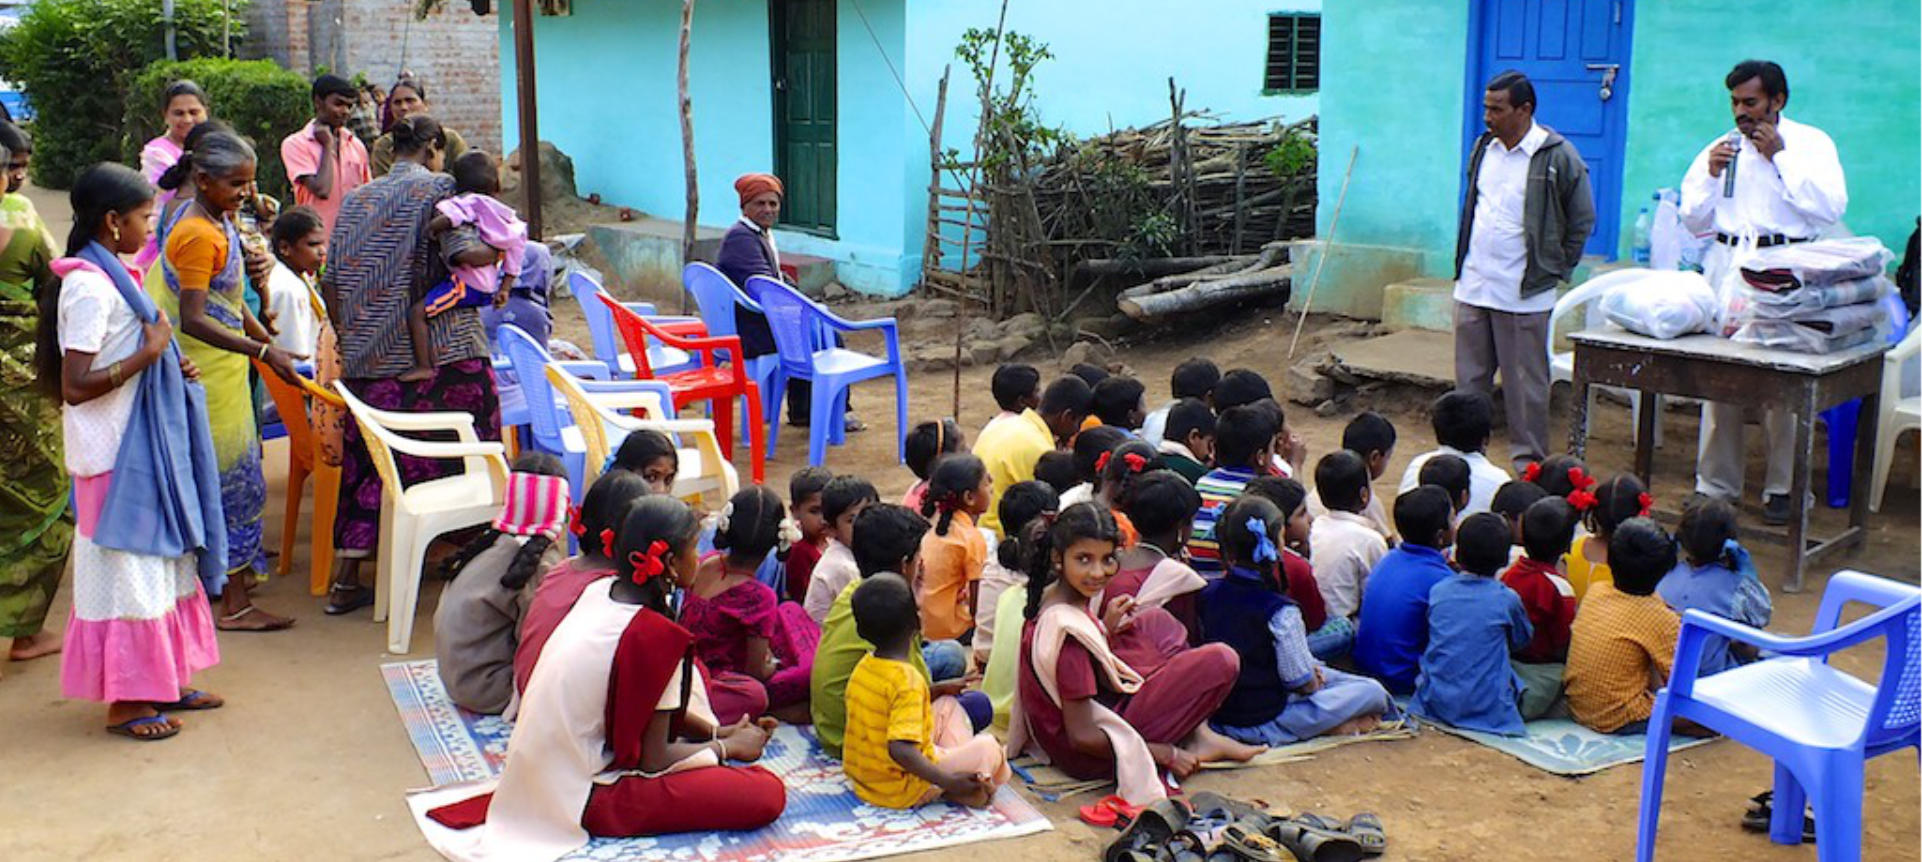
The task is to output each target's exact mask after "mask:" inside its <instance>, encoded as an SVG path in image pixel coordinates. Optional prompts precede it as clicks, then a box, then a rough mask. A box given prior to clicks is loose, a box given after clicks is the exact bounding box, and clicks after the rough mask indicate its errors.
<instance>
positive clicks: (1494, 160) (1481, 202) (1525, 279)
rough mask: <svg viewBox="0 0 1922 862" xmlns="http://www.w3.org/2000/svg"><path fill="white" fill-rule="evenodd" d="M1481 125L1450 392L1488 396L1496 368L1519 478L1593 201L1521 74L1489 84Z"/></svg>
mask: <svg viewBox="0 0 1922 862" xmlns="http://www.w3.org/2000/svg"><path fill="white" fill-rule="evenodd" d="M1482 121H1483V122H1484V123H1486V124H1487V126H1488V131H1487V133H1485V134H1483V135H1482V136H1481V138H1479V139H1477V140H1476V141H1475V148H1474V150H1473V151H1472V152H1470V154H1469V157H1468V195H1467V197H1466V199H1465V200H1464V201H1463V202H1462V213H1461V226H1460V228H1459V231H1458V233H1457V236H1456V240H1455V387H1456V388H1458V389H1466V390H1471V391H1475V392H1484V393H1492V392H1493V391H1494V389H1495V372H1496V371H1497V370H1500V371H1501V374H1502V402H1503V404H1504V405H1505V406H1506V408H1507V414H1508V438H1509V453H1510V456H1511V459H1512V460H1513V462H1514V464H1515V469H1517V470H1520V469H1521V468H1522V467H1523V466H1525V465H1527V464H1528V463H1530V462H1534V461H1540V460H1542V459H1543V458H1545V457H1547V456H1548V448H1547V447H1548V389H1549V374H1548V338H1549V331H1548V318H1549V313H1550V312H1551V311H1553V310H1554V309H1555V288H1556V286H1557V285H1559V284H1561V283H1562V282H1564V281H1567V280H1568V277H1569V274H1570V273H1572V272H1574V270H1575V264H1576V263H1578V262H1580V261H1581V259H1582V246H1583V245H1584V244H1586V243H1587V242H1588V234H1589V231H1590V230H1592V229H1593V228H1594V226H1595V201H1594V198H1593V196H1592V195H1591V194H1590V192H1589V188H1588V165H1587V164H1585V163H1584V162H1583V161H1582V156H1581V154H1580V153H1578V152H1576V150H1575V145H1574V144H1571V143H1569V142H1568V141H1567V140H1565V139H1563V138H1562V136H1561V135H1558V134H1556V133H1555V131H1554V130H1553V129H1550V128H1548V127H1547V126H1543V125H1540V124H1538V123H1536V122H1535V85H1534V84H1531V83H1529V80H1528V77H1527V76H1526V75H1523V74H1522V73H1520V72H1516V71H1513V70H1511V71H1507V72H1503V73H1501V74H1500V75H1496V76H1495V79H1494V80H1492V81H1489V82H1488V89H1487V90H1486V91H1485V92H1483V93H1482Z"/></svg>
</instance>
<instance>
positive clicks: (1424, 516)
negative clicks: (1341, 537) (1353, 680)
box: [1315, 485, 1455, 694]
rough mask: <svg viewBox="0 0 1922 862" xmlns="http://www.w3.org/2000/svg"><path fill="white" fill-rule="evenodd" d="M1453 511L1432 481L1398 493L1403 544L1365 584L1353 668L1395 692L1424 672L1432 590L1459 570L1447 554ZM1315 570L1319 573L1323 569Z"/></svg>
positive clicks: (1397, 514)
mask: <svg viewBox="0 0 1922 862" xmlns="http://www.w3.org/2000/svg"><path fill="white" fill-rule="evenodd" d="M1453 513H1454V508H1453V506H1452V505H1451V504H1450V502H1449V500H1448V492H1447V491H1444V490H1442V489H1440V488H1437V487H1435V486H1433V485H1423V486H1421V487H1420V488H1416V489H1415V490H1413V491H1409V492H1408V493H1406V494H1403V495H1401V496H1400V497H1397V498H1395V529H1396V530H1398V531H1400V532H1401V544H1400V545H1397V546H1396V547H1395V549H1394V550H1392V551H1389V552H1388V553H1387V554H1386V555H1384V556H1383V557H1382V558H1381V562H1380V563H1377V564H1376V565H1375V570H1374V571H1373V572H1370V573H1369V575H1368V583H1367V586H1366V587H1364V588H1363V592H1362V599H1361V617H1360V619H1358V620H1357V621H1356V623H1355V652H1354V660H1355V669H1356V670H1359V671H1361V672H1362V673H1365V674H1368V675H1369V676H1372V677H1374V678H1376V679H1378V680H1381V681H1382V684H1383V685H1386V686H1388V690H1389V691H1392V692H1394V693H1396V694H1408V693H1409V692H1412V691H1414V690H1415V677H1416V676H1417V675H1419V674H1420V672H1421V654H1422V651H1423V650H1426V649H1427V648H1428V591H1429V590H1432V589H1434V588H1435V585H1436V584H1439V583H1441V582H1442V581H1445V580H1448V579H1449V578H1451V577H1454V574H1455V572H1454V570H1452V569H1450V568H1449V567H1448V557H1447V555H1446V552H1447V550H1448V546H1449V545H1452V544H1454V541H1455V522H1454V518H1453V517H1452V516H1453ZM1315 530H1316V531H1317V532H1319V531H1320V530H1321V525H1319V524H1317V525H1315ZM1378 538H1379V537H1378ZM1316 559H1317V560H1319V559H1320V554H1319V553H1317V554H1316ZM1315 575H1316V577H1317V578H1319V577H1320V576H1321V570H1320V569H1316V571H1315ZM1324 583H1325V582H1324ZM1330 613H1333V611H1330Z"/></svg>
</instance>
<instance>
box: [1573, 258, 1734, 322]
mask: <svg viewBox="0 0 1922 862" xmlns="http://www.w3.org/2000/svg"><path fill="white" fill-rule="evenodd" d="M1603 282H1606V283H1607V287H1606V288H1605V291H1606V292H1605V293H1603V295H1602V299H1601V301H1600V302H1599V303H1598V304H1597V305H1598V310H1600V311H1601V313H1602V314H1603V315H1604V316H1606V317H1607V318H1608V319H1609V321H1610V322H1612V323H1614V324H1615V325H1616V326H1620V327H1622V328H1623V329H1626V330H1628V331H1630V332H1636V333H1640V334H1642V335H1647V336H1650V337H1652V338H1679V337H1681V336H1684V335H1688V334H1689V333H1692V332H1702V331H1705V330H1707V329H1708V327H1709V325H1710V323H1711V322H1713V320H1714V319H1715V310H1716V296H1715V289H1714V288H1712V287H1710V286H1709V283H1708V279H1706V278H1703V277H1702V275H1701V274H1700V273H1695V272H1686V271H1677V270H1671V271H1667V272H1657V271H1655V270H1652V269H1639V268H1638V269H1620V270H1616V271H1614V272H1611V273H1608V274H1607V275H1603V276H1600V277H1597V278H1595V279H1593V280H1592V281H1591V282H1589V283H1590V284H1595V285H1598V286H1599V285H1600V284H1601V283H1603Z"/></svg>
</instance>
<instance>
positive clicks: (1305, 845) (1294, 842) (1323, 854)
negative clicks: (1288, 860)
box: [1268, 815, 1367, 862]
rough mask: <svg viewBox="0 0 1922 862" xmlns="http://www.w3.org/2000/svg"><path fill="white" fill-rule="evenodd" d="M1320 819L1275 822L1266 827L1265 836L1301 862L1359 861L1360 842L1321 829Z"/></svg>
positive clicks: (1347, 835) (1350, 836)
mask: <svg viewBox="0 0 1922 862" xmlns="http://www.w3.org/2000/svg"><path fill="white" fill-rule="evenodd" d="M1325 822H1326V821H1325V820H1324V818H1320V817H1316V816H1314V815H1309V819H1308V820H1303V819H1301V818H1299V817H1297V818H1291V819H1288V820H1276V821H1274V822H1273V823H1272V824H1270V825H1269V827H1268V837H1269V838H1272V839H1274V840H1275V841H1276V842H1277V843H1279V844H1281V846H1283V847H1286V848H1288V850H1289V851H1290V852H1292V853H1294V854H1295V858H1296V859H1299V860H1301V862H1361V859H1362V857H1363V856H1365V855H1367V854H1365V853H1363V852H1362V849H1361V842H1360V841H1357V840H1355V837H1354V836H1352V835H1349V834H1348V833H1346V832H1337V831H1334V830H1332V829H1327V828H1325V827H1324V826H1323V825H1322V824H1323V823H1325Z"/></svg>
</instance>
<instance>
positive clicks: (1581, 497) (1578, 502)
mask: <svg viewBox="0 0 1922 862" xmlns="http://www.w3.org/2000/svg"><path fill="white" fill-rule="evenodd" d="M1599 502H1601V501H1600V500H1598V499H1596V497H1595V495H1594V494H1590V493H1589V492H1587V491H1584V490H1582V489H1580V488H1577V489H1575V490H1573V491H1570V492H1568V504H1569V505H1570V506H1574V507H1575V511H1577V512H1586V511H1588V510H1590V509H1593V508H1595V504H1596V503H1599Z"/></svg>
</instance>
